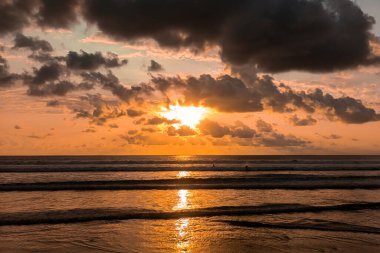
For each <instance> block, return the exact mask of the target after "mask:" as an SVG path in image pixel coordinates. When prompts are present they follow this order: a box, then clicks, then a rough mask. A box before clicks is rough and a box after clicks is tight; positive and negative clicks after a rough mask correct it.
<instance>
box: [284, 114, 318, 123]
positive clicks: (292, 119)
mask: <svg viewBox="0 0 380 253" xmlns="http://www.w3.org/2000/svg"><path fill="white" fill-rule="evenodd" d="M289 121H290V122H291V123H292V124H293V125H295V126H311V125H315V124H316V123H317V120H315V119H314V118H313V117H312V116H311V115H308V116H307V117H306V118H303V119H302V118H299V117H298V116H297V115H296V114H294V115H293V116H291V117H290V118H289Z"/></svg>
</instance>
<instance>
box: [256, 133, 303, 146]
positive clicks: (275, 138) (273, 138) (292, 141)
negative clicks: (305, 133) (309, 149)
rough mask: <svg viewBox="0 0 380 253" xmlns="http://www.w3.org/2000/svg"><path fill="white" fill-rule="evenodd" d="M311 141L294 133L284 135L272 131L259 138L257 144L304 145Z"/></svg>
mask: <svg viewBox="0 0 380 253" xmlns="http://www.w3.org/2000/svg"><path fill="white" fill-rule="evenodd" d="M309 143H310V142H309V141H306V140H303V139H300V138H297V137H296V136H294V135H284V134H280V133H271V134H270V135H268V136H264V137H262V138H260V139H259V141H258V142H257V144H258V145H259V146H265V147H297V146H298V147H299V146H301V147H304V146H307V145H308V144H309Z"/></svg>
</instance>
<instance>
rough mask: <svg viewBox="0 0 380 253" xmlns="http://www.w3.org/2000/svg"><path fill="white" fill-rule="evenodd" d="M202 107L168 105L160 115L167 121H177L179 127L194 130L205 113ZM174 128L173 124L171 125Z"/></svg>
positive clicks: (205, 110)
mask: <svg viewBox="0 0 380 253" xmlns="http://www.w3.org/2000/svg"><path fill="white" fill-rule="evenodd" d="M207 111H208V110H207V109H206V108H204V107H196V106H181V105H170V106H169V109H168V108H164V109H163V112H161V115H162V116H163V117H164V118H166V119H168V120H178V121H179V122H180V123H179V125H186V126H188V127H190V128H192V129H194V128H195V127H196V126H197V125H198V124H199V122H200V121H201V120H202V119H203V118H204V115H205V114H206V113H207ZM173 125H174V126H175V124H173Z"/></svg>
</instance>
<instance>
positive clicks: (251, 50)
mask: <svg viewBox="0 0 380 253" xmlns="http://www.w3.org/2000/svg"><path fill="white" fill-rule="evenodd" d="M200 14H201V15H200ZM0 15H1V17H2V20H3V21H2V22H1V24H0V33H1V34H7V33H12V32H17V31H20V30H22V29H23V28H24V27H26V26H29V25H32V24H33V25H35V24H37V25H39V26H40V27H42V28H55V29H60V28H64V29H66V28H70V27H72V26H73V25H74V24H76V23H78V22H79V20H85V21H87V22H88V23H90V24H94V25H96V26H97V27H98V28H99V30H100V32H102V33H103V34H106V35H109V36H111V37H113V38H114V39H115V40H118V41H128V42H130V43H133V42H136V41H138V40H141V39H152V40H154V41H155V42H156V43H158V45H160V46H161V47H162V48H168V49H172V50H173V51H180V50H188V49H190V50H191V51H192V52H194V54H199V53H200V52H204V51H206V50H209V49H210V48H212V47H214V48H215V47H216V48H219V50H220V56H221V58H222V59H223V60H224V61H225V62H227V63H230V64H232V65H242V64H246V63H248V64H252V65H255V66H257V67H258V68H259V69H260V71H266V72H281V71H289V70H305V71H313V72H315V71H335V70H340V69H347V68H352V67H357V66H359V65H368V64H375V63H379V61H380V58H379V57H378V56H375V55H373V52H372V50H371V45H370V41H371V39H372V37H373V35H372V34H371V29H372V26H373V24H374V23H375V21H374V18H373V17H371V16H369V15H367V14H365V13H364V12H363V11H362V10H361V9H360V7H359V6H358V5H356V3H354V2H353V1H351V0H324V1H319V0H267V1H261V0H241V1H238V2H236V1H231V0H220V1H197V0H179V1H178V0H169V1H164V2H162V1H160V2H155V1H150V0H136V1H130V0H127V1H119V0H109V1H106V2H105V1H103V0H83V1H80V0H30V1H21V0H8V1H2V3H1V5H0Z"/></svg>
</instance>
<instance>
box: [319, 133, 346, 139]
mask: <svg viewBox="0 0 380 253" xmlns="http://www.w3.org/2000/svg"><path fill="white" fill-rule="evenodd" d="M322 137H323V138H325V139H328V140H338V139H341V138H342V136H340V135H337V134H330V135H328V136H322Z"/></svg>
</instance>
